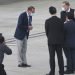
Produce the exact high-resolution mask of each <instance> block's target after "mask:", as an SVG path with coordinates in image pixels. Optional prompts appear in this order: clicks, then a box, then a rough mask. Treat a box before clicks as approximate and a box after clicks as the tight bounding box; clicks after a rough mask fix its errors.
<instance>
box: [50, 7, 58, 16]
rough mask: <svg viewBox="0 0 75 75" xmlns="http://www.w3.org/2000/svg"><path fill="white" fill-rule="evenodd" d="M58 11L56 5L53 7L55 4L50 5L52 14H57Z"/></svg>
mask: <svg viewBox="0 0 75 75" xmlns="http://www.w3.org/2000/svg"><path fill="white" fill-rule="evenodd" d="M56 12H57V10H56V8H55V7H53V6H51V7H49V13H50V14H52V15H53V14H56Z"/></svg>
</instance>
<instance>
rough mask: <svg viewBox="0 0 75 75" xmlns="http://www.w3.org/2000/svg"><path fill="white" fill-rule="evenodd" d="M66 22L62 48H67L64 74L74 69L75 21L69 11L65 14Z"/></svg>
mask: <svg viewBox="0 0 75 75" xmlns="http://www.w3.org/2000/svg"><path fill="white" fill-rule="evenodd" d="M66 19H67V22H66V23H65V25H64V30H65V41H64V42H65V43H64V50H67V54H66V56H67V61H68V64H67V65H68V67H67V70H66V71H65V72H64V73H65V74H73V73H74V71H75V21H74V20H73V18H72V15H71V14H70V13H68V14H67V18H66Z"/></svg>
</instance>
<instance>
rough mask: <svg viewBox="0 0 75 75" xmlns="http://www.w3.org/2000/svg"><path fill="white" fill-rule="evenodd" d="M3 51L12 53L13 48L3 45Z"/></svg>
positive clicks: (8, 53)
mask: <svg viewBox="0 0 75 75" xmlns="http://www.w3.org/2000/svg"><path fill="white" fill-rule="evenodd" d="M2 48H3V49H2V50H3V52H4V53H6V54H7V55H11V54H12V50H11V49H10V48H9V47H8V46H7V45H3V47H2Z"/></svg>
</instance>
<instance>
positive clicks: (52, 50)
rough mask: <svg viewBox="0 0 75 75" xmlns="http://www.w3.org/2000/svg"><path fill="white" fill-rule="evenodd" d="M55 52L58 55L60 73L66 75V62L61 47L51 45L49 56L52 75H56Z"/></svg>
mask: <svg viewBox="0 0 75 75" xmlns="http://www.w3.org/2000/svg"><path fill="white" fill-rule="evenodd" d="M55 52H56V53H57V58H58V65H59V73H60V75H64V61H63V53H62V46H61V45H49V54H50V68H51V71H50V75H55Z"/></svg>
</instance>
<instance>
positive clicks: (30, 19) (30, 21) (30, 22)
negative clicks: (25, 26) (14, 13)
mask: <svg viewBox="0 0 75 75" xmlns="http://www.w3.org/2000/svg"><path fill="white" fill-rule="evenodd" d="M29 25H30V26H31V25H32V16H29Z"/></svg>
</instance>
